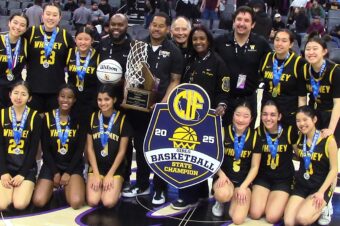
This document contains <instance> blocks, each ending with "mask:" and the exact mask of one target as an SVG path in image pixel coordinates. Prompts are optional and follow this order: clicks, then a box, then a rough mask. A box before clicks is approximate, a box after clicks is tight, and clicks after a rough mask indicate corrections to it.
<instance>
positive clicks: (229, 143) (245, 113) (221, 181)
mask: <svg viewBox="0 0 340 226" xmlns="http://www.w3.org/2000/svg"><path fill="white" fill-rule="evenodd" d="M251 109H252V108H251V105H250V103H248V102H247V101H246V102H241V103H239V105H237V106H236V108H235V112H234V114H233V123H232V124H231V125H229V126H227V127H226V129H225V140H224V160H223V163H222V165H221V169H220V170H219V171H218V172H217V176H218V177H217V178H215V180H214V184H213V191H214V198H215V199H216V203H215V205H214V206H213V208H212V213H213V214H214V215H215V216H218V217H220V216H222V215H223V212H224V205H223V203H225V202H229V201H230V200H231V204H230V208H229V215H230V217H231V219H232V221H233V223H234V224H242V223H243V222H244V220H245V219H246V217H247V215H248V211H249V207H250V200H251V196H252V192H251V190H250V186H251V183H252V181H253V180H254V179H255V177H256V175H257V172H258V170H259V166H260V161H261V147H260V141H259V140H258V139H259V138H258V135H257V133H256V131H255V130H254V129H252V128H251V127H250V123H251V120H252V110H251Z"/></svg>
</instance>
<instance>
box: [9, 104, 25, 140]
mask: <svg viewBox="0 0 340 226" xmlns="http://www.w3.org/2000/svg"><path fill="white" fill-rule="evenodd" d="M11 115H12V129H13V136H14V141H15V143H16V145H18V144H19V142H20V139H21V137H22V132H23V131H24V127H25V123H26V120H27V117H28V107H27V106H26V107H25V110H24V113H23V114H22V118H21V122H20V125H19V128H18V125H17V124H18V121H17V117H16V114H15V111H14V108H13V107H11Z"/></svg>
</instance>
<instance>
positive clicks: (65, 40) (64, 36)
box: [63, 29, 68, 48]
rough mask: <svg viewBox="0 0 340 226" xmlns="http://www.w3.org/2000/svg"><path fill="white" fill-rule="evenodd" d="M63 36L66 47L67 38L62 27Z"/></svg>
mask: <svg viewBox="0 0 340 226" xmlns="http://www.w3.org/2000/svg"><path fill="white" fill-rule="evenodd" d="M63 38H64V42H65V45H66V48H67V47H68V43H67V38H66V30H65V29H63Z"/></svg>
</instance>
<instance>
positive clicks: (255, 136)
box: [253, 131, 257, 149]
mask: <svg viewBox="0 0 340 226" xmlns="http://www.w3.org/2000/svg"><path fill="white" fill-rule="evenodd" d="M256 139H257V132H256V131H255V132H254V138H253V149H254V148H255V145H256Z"/></svg>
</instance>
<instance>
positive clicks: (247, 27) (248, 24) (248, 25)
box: [233, 12, 255, 35]
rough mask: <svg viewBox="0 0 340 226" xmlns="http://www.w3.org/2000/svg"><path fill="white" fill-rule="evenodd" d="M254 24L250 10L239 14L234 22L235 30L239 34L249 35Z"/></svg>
mask: <svg viewBox="0 0 340 226" xmlns="http://www.w3.org/2000/svg"><path fill="white" fill-rule="evenodd" d="M254 26H255V23H253V20H252V17H251V14H250V13H248V12H240V13H239V14H237V16H236V17H235V20H234V23H233V28H234V31H235V33H236V34H238V35H249V34H250V32H251V29H253V28H254Z"/></svg>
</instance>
